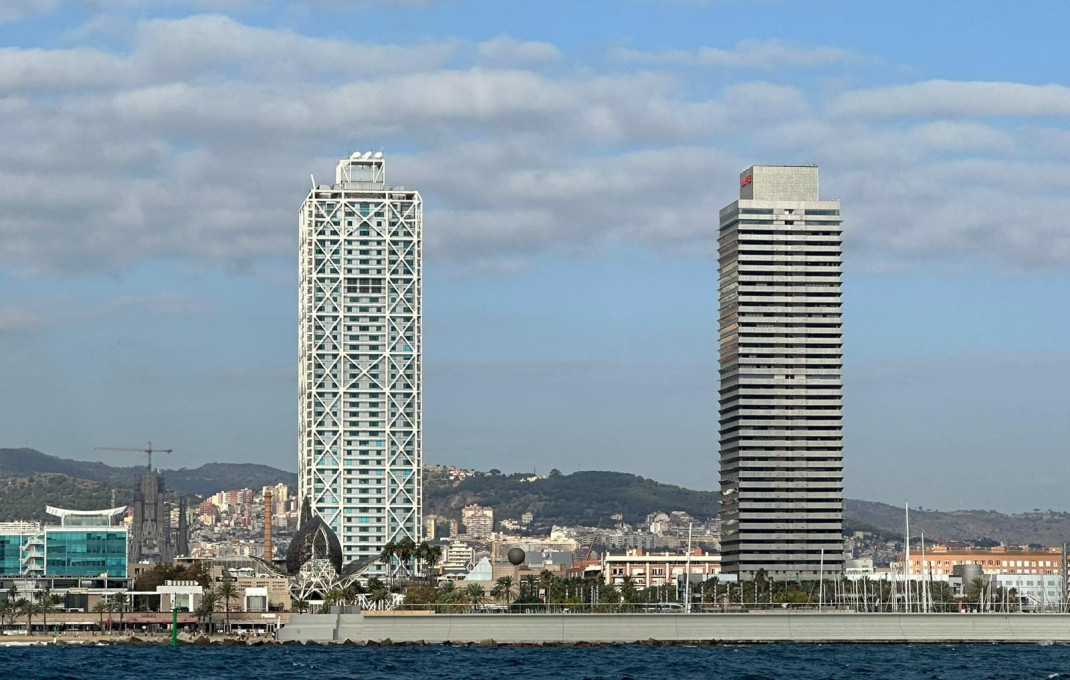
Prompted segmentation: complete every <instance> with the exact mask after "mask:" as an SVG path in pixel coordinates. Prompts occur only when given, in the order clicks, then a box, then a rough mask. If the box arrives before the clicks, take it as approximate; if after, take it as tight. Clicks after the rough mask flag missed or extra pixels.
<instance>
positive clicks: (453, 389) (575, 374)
mask: <svg viewBox="0 0 1070 680" xmlns="http://www.w3.org/2000/svg"><path fill="white" fill-rule="evenodd" d="M1067 25H1070V5H1066V4H1065V3H1056V2H1046V3H1019V4H1017V5H1014V6H1013V7H1011V6H1009V5H1006V4H1005V3H997V2H968V3H967V2H948V3H931V2H930V3H921V2H900V3H894V5H893V4H883V5H882V4H879V3H860V2H855V1H847V0H845V1H842V2H832V1H828V2H818V1H814V2H807V1H791V2H789V1H782V2H776V1H772V0H771V1H765V2H763V1H759V0H755V1H751V2H744V1H740V2H730V1H728V0H721V1H715V0H710V1H703V0H617V1H615V2H599V1H596V0H585V1H584V2H575V1H573V2H557V1H547V0H544V1H541V2H528V1H526V0H515V1H511V2H504V3H503V2H501V1H500V0H499V1H498V2H464V1H462V0H363V1H362V0H352V1H346V2H342V1H341V0H317V1H313V2H310V3H294V2H252V1H251V0H249V1H245V2H243V1H241V0H199V1H195V0H189V1H182V0H170V1H166V2H165V1H157V2H145V1H141V0H109V1H108V2H105V1H104V0H69V1H68V0H22V1H20V2H3V3H0V45H2V46H3V47H2V48H0V149H3V153H0V446H30V447H34V448H38V449H40V450H42V451H46V452H48V453H53V454H57V455H63V456H71V457H78V458H99V456H100V454H99V452H94V451H93V450H92V449H93V447H95V446H129V445H134V444H137V443H138V442H139V441H147V440H150V439H151V440H152V441H154V442H156V443H159V444H161V445H165V446H169V447H172V448H174V449H175V450H176V453H175V454H173V456H172V457H171V458H170V459H169V460H166V461H163V464H164V465H165V466H171V467H178V466H190V467H192V466H196V465H199V464H201V463H204V462H207V461H211V460H232V461H250V462H254V461H255V462H265V463H269V464H272V465H276V466H279V467H283V468H287V469H293V468H294V467H295V465H296V443H295V431H296V414H295V411H296V408H295V407H296V379H295V356H296V264H295V252H296V229H297V219H296V218H297V208H298V206H299V205H300V202H301V201H302V199H303V198H304V195H305V193H306V191H307V189H308V185H309V182H310V179H309V176H310V175H315V176H316V177H317V180H318V181H321V180H320V179H319V178H323V179H326V178H328V177H329V176H330V175H331V173H332V170H333V166H334V162H335V159H336V158H340V157H343V156H345V155H348V154H349V153H350V152H351V151H355V150H364V149H376V150H378V149H382V150H383V151H384V152H385V154H386V157H387V173H388V180H389V181H390V182H391V183H392V184H401V185H404V186H407V187H414V188H417V189H419V190H420V191H421V192H422V194H423V196H424V199H425V203H426V214H425V244H426V246H425V256H426V270H425V301H424V302H425V375H426V380H425V381H426V397H425V430H426V434H425V455H426V459H427V461H428V462H431V463H453V464H458V465H464V466H474V467H482V468H490V467H497V468H500V469H503V470H510V471H511V470H529V469H536V470H538V471H541V472H545V471H548V470H549V469H550V468H552V467H558V468H560V469H561V470H563V471H573V470H576V469H617V470H624V471H629V472H635V473H637V474H641V475H644V476H648V477H652V478H655V479H659V480H664V481H668V482H674V483H682V484H686V485H688V486H691V487H694V488H705V489H712V488H715V486H716V480H717V456H716V449H717V444H716V400H717V397H716V387H717V385H716V366H715V355H714V353H713V348H714V347H715V344H716V319H715V309H716V300H715V295H716V270H715V268H716V262H715V260H714V259H713V258H712V257H711V255H712V253H713V252H714V250H715V241H716V215H717V210H718V209H719V208H720V207H722V206H723V205H725V204H726V203H728V202H730V201H731V200H733V199H734V193H735V191H736V178H737V177H738V173H739V171H740V170H742V169H743V168H744V167H746V166H747V165H750V164H752V163H818V164H819V165H820V167H821V180H822V193H823V195H824V196H825V197H827V198H837V199H840V200H841V201H842V208H843V214H844V217H845V225H844V226H845V233H846V257H845V259H846V274H845V304H846V310H845V343H846V346H845V352H846V399H847V406H846V441H845V445H846V451H845V456H846V467H847V481H846V483H847V495H848V496H849V497H853V498H869V499H874V500H883V501H887V502H893V503H897V504H898V503H901V502H902V501H903V500H910V501H911V502H912V503H913V504H922V505H925V506H926V507H938V508H958V507H991V508H997V509H1004V510H1021V509H1031V508H1034V507H1041V508H1049V507H1050V508H1055V509H1063V510H1066V509H1070V508H1068V505H1067V502H1066V501H1065V499H1064V494H1063V493H1062V485H1061V484H1060V483H1059V480H1061V479H1065V478H1066V477H1067V475H1068V474H1070V457H1067V456H1066V455H1065V452H1066V451H1065V448H1066V442H1067V441H1070V407H1068V406H1067V397H1066V394H1067V391H1066V385H1067V384H1070V350H1068V346H1067V341H1066V338H1067V337H1068V336H1070V311H1068V309H1070V305H1068V297H1070V296H1068V295H1067V291H1068V285H1067V284H1068V283H1070V276H1068V271H1070V225H1068V223H1067V215H1070V86H1068V83H1067V82H1066V81H1067V75H1066V74H1067V71H1066V64H1067V63H1070V54H1068V52H1070V48H1068V47H1067V44H1066V41H1065V39H1064V36H1063V33H1064V30H1065V27H1066V26H1067ZM117 456H119V457H116V458H115V459H114V462H116V463H118V462H123V463H131V464H132V463H134V462H136V459H127V458H121V454H117Z"/></svg>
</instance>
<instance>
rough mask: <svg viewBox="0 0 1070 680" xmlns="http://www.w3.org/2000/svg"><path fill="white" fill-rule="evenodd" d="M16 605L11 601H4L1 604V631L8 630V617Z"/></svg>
mask: <svg viewBox="0 0 1070 680" xmlns="http://www.w3.org/2000/svg"><path fill="white" fill-rule="evenodd" d="M14 607H15V605H14V603H13V602H11V601H10V600H4V601H3V602H0V631H6V630H7V617H8V613H9V612H10V611H11V610H12V609H14Z"/></svg>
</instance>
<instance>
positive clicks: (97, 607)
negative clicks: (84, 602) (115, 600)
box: [93, 598, 109, 633]
mask: <svg viewBox="0 0 1070 680" xmlns="http://www.w3.org/2000/svg"><path fill="white" fill-rule="evenodd" d="M108 610H109V607H108V603H107V602H105V601H104V599H103V598H101V599H99V600H97V601H96V603H95V604H94V605H93V613H94V614H99V615H100V632H101V633H103V632H104V614H105V613H106V612H107V611H108Z"/></svg>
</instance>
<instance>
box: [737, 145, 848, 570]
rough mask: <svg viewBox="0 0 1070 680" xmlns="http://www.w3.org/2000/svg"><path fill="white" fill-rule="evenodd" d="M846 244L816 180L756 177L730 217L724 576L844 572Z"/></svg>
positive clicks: (779, 174) (793, 172) (749, 172)
mask: <svg viewBox="0 0 1070 680" xmlns="http://www.w3.org/2000/svg"><path fill="white" fill-rule="evenodd" d="M841 236H842V233H841V226H840V203H839V201H822V200H821V199H820V192H819V182H818V169H817V166H763V165H755V166H751V167H750V168H747V169H746V170H744V171H743V173H741V174H740V179H739V199H738V200H737V201H734V202H733V203H731V204H729V205H728V206H726V207H725V208H723V209H722V210H721V211H720V229H719V235H718V246H719V260H718V262H719V271H720V281H719V299H720V312H719V326H720V349H719V363H720V404H719V406H720V409H719V413H720V461H721V465H720V480H721V511H720V517H721V553H722V568H723V570H724V571H725V573H728V574H738V575H740V576H741V577H744V578H748V579H749V578H753V577H754V575H755V574H756V573H757V572H758V571H759V570H764V571H765V572H766V573H767V574H768V576H769V577H770V578H773V579H776V580H784V579H792V580H794V579H804V580H806V579H814V578H818V577H821V576H823V575H824V574H825V573H828V574H838V573H840V572H841V571H842V568H843V535H842V533H843V532H842V530H843V430H842V427H843V375H842V360H843V344H842V343H843V339H842V338H843V336H842V321H843V313H842V301H841V267H842V248H841Z"/></svg>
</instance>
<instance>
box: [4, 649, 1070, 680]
mask: <svg viewBox="0 0 1070 680" xmlns="http://www.w3.org/2000/svg"><path fill="white" fill-rule="evenodd" d="M0 677H2V678H3V679H4V680H9V679H10V680H37V679H38V678H41V679H44V678H48V679H57V680H59V679H67V678H70V679H77V680H117V679H121V678H138V679H141V678H146V679H152V680H172V679H173V680H187V679H196V678H251V679H255V680H273V679H276V678H312V679H315V680H343V679H345V680H349V679H352V680H378V679H382V680H407V679H410V678H411V679H412V680H433V679H437V678H443V679H449V680H468V679H472V678H479V679H483V678H487V679H490V678H495V679H497V678H503V679H509V678H515V679H517V680H521V679H522V680H542V679H543V678H577V679H590V680H595V679H599V680H601V679H603V678H605V679H607V680H608V679H612V680H627V679H635V680H646V679H650V680H682V679H685V678H702V679H703V680H722V679H728V680H731V679H735V678H740V679H747V680H759V679H763V678H791V679H794V680H810V679H814V680H816V679H819V678H820V679H826V678H828V679H834V678H892V679H894V680H913V679H918V680H920V679H923V678H924V679H925V680H939V679H943V678H947V679H948V680H951V679H954V680H974V679H978V680H979V679H982V678H985V679H988V678H992V679H997V678H998V679H1003V678H1007V679H1012V678H1013V679H1016V680H1017V679H1032V678H1035V679H1037V680H1052V679H1053V678H1070V646H1065V645H1008V644H971V645H936V644H931V645H793V644H768V645H742V646H715V647H644V646H635V645H614V646H607V647H552V648H550V647H450V646H439V645H436V646H426V647H351V646H337V645H335V646H314V645H308V646H265V647H178V648H171V647H167V646H155V645H153V646H120V645H116V646H108V647H84V646H66V647H64V646H59V647H57V646H41V647H4V648H0Z"/></svg>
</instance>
